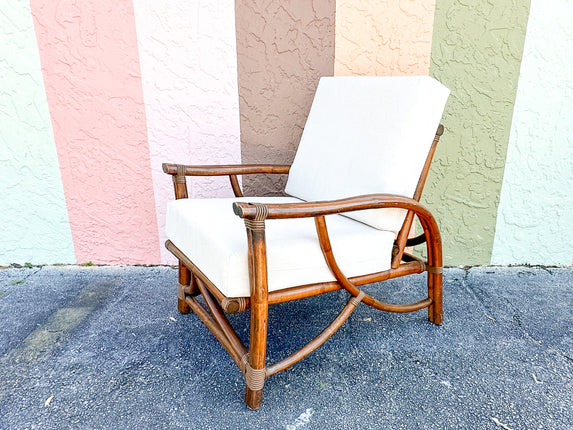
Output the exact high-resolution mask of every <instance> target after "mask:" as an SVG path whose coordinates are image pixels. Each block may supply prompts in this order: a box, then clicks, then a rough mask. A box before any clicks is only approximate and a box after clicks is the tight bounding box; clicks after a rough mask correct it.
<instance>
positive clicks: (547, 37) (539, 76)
mask: <svg viewBox="0 0 573 430" xmlns="http://www.w3.org/2000/svg"><path fill="white" fill-rule="evenodd" d="M572 17H573V2H571V1H568V0H548V1H541V0H532V2H531V12H530V19H529V26H528V28H527V37H526V39H525V48H524V54H523V61H522V63H521V73H520V79H519V85H518V90H517V99H516V102H515V110H514V114H513V121H512V123H511V135H510V139H509V148H508V153H507V162H506V165H505V173H504V178H503V187H502V190H501V200H500V205H499V212H498V216H497V226H496V232H495V241H494V246H493V255H492V263H494V264H515V263H516V262H519V263H528V264H556V265H569V264H572V259H573V228H572V226H571V224H572V221H573V121H572V118H573V73H572V72H573V57H572V56H571V55H569V53H570V52H571V48H573V26H572V25H571V22H572V21H571V18H572ZM548 29H551V31H548ZM565 47H568V48H565ZM565 52H567V54H565V55H564V53H565Z"/></svg>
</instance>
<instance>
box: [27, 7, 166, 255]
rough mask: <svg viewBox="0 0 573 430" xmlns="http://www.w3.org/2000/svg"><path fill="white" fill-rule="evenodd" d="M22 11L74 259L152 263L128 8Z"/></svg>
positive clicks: (150, 209) (151, 219)
mask: <svg viewBox="0 0 573 430" xmlns="http://www.w3.org/2000/svg"><path fill="white" fill-rule="evenodd" d="M31 6H32V13H33V15H34V18H35V27H36V35H37V39H38V46H39V49H40V58H41V61H42V70H43V73H44V82H45V85H46V93H47V96H48V102H49V104H50V113H51V118H52V124H53V130H54V136H55V140H56V145H57V149H58V157H59V161H60V167H61V172H62V180H63V184H64V190H65V193H66V202H67V207H68V215H69V219H70V224H71V230H72V235H73V237H74V245H75V251H76V258H77V260H78V262H80V263H82V262H86V261H93V262H94V263H115V264H118V263H125V264H133V263H159V262H160V254H159V240H158V234H157V221H156V216H155V205H154V199H153V184H152V180H151V171H150V168H149V165H150V159H149V150H148V146H147V131H146V124H145V109H144V105H143V93H142V88H141V78H140V70H139V58H138V55H137V39H136V34H135V19H134V14H133V7H132V4H131V2H117V1H113V0H90V1H84V2H76V3H73V4H70V5H67V4H66V3H64V2H59V3H57V4H55V5H54V3H53V2H52V1H48V0H32V1H31Z"/></svg>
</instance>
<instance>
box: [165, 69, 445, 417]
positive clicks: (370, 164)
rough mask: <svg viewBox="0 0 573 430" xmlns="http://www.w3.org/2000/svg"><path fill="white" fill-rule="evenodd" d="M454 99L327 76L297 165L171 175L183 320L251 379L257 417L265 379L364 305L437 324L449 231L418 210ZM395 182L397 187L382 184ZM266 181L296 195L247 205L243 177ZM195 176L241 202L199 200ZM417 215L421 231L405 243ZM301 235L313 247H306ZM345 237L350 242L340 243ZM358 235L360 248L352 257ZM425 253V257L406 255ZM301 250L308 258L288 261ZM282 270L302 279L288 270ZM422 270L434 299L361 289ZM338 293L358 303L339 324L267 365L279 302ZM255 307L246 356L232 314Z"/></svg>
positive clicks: (184, 170) (171, 168) (413, 87)
mask: <svg viewBox="0 0 573 430" xmlns="http://www.w3.org/2000/svg"><path fill="white" fill-rule="evenodd" d="M448 94H449V91H448V90H447V89H446V88H445V87H443V86H442V85H441V84H439V83H438V82H436V81H434V80H433V79H431V78H429V77H408V78H406V77H402V78H387V77H386V78H378V77H377V78H372V77H370V78H365V77H352V78H322V79H321V82H320V84H319V88H318V89H317V93H316V95H315V99H314V102H313V106H312V108H311V113H310V114H309V117H308V120H307V124H306V125H305V130H304V132H303V137H302V139H301V143H300V145H299V149H298V151H297V154H296V157H295V160H294V162H293V164H292V165H291V166H288V165H221V166H191V165H181V164H167V163H166V164H163V170H164V172H165V173H167V174H169V175H172V178H173V184H174V188H175V197H176V201H175V202H171V203H170V206H169V207H168V214H167V227H166V228H167V235H168V238H169V240H168V241H167V243H166V246H167V248H168V249H169V250H170V251H171V252H172V253H173V254H174V255H175V256H176V257H177V258H178V260H179V286H178V309H179V311H180V312H181V313H188V312H189V311H190V310H193V311H194V312H195V313H196V314H197V315H198V316H199V318H201V320H202V321H203V322H204V323H205V325H206V326H207V327H208V328H209V330H210V331H211V332H212V333H213V335H215V337H216V338H217V339H218V340H219V341H220V343H221V344H222V346H223V347H224V348H225V349H226V350H227V352H228V353H229V355H230V356H231V358H232V359H233V360H234V361H235V363H236V364H237V366H238V367H239V368H240V370H241V371H242V372H243V374H244V377H245V381H246V394H245V402H246V404H247V406H248V407H250V408H253V409H256V408H258V407H259V406H260V404H261V400H262V390H263V385H264V382H265V380H266V379H267V378H269V377H270V376H272V375H274V374H275V373H277V372H280V371H282V370H285V369H287V368H289V367H290V366H292V365H293V364H295V363H297V362H298V361H300V360H301V359H303V358H304V357H305V356H307V355H308V354H310V353H311V352H312V351H314V350H316V349H317V348H318V347H319V346H320V345H322V344H323V343H324V342H325V341H326V340H327V339H328V338H329V337H330V336H332V334H333V333H334V332H335V331H336V330H337V329H338V328H339V327H340V326H341V325H342V324H343V323H344V321H346V319H348V317H349V316H350V315H351V314H352V312H353V311H354V309H356V307H357V306H358V305H359V304H360V303H365V304H367V305H369V306H371V307H373V308H375V309H379V310H383V311H389V312H413V311H417V310H420V309H424V308H427V310H428V317H429V320H430V321H431V322H433V323H434V324H441V322H442V249H441V239H440V233H439V230H438V226H437V224H436V221H435V219H434V217H433V216H432V214H431V213H430V212H429V210H428V209H426V208H425V207H424V206H422V205H421V204H420V203H419V200H420V197H421V194H422V189H423V187H424V183H425V181H426V178H427V176H428V172H429V169H430V164H431V161H432V158H433V155H434V152H435V150H436V145H437V144H438V141H439V138H440V136H441V135H442V133H443V130H444V128H443V126H441V125H439V127H438V124H439V120H440V118H441V114H442V110H443V108H444V105H445V102H446V100H447V97H448ZM357 111H358V112H357ZM420 116H424V118H422V119H423V120H422V121H420V119H421V118H420ZM402 117H407V118H406V120H404V121H402V120H401V118H402ZM436 128H437V131H436ZM385 146H386V147H389V148H390V149H387V148H385ZM396 147H398V149H397V150H398V153H395V151H396V149H395V148H396ZM388 151H389V152H388ZM396 157H397V158H396ZM356 163H360V164H359V166H360V169H358V170H357V169H356ZM309 166H310V167H311V168H310V169H309ZM348 166H350V167H348ZM309 171H310V172H309ZM389 172H395V173H394V176H398V177H393V178H391V179H390V181H389V182H388V180H387V179H383V180H382V182H381V183H377V180H378V179H376V178H378V177H384V175H388V174H389ZM396 172H397V173H396ZM260 173H266V174H284V175H289V178H288V183H287V187H286V193H287V194H289V195H290V196H294V197H284V198H274V199H273V198H257V197H251V198H245V197H243V194H242V191H241V187H240V183H239V179H238V177H239V176H241V175H251V174H260ZM187 176H228V177H229V179H230V184H231V187H232V189H233V191H234V194H235V196H236V198H235V199H232V198H230V199H213V200H212V201H210V199H189V198H188V191H187V185H186V177H187ZM356 176H365V179H363V180H358V181H356V180H355V178H356ZM384 181H385V182H384ZM373 182H374V183H373ZM412 189H413V192H412ZM373 191H376V192H373ZM313 193H323V194H325V197H324V199H317V198H316V197H315V195H314V194H313ZM388 214H390V215H388ZM416 218H417V219H418V220H419V223H420V225H421V227H422V230H423V231H422V232H421V234H420V235H419V236H417V237H414V238H409V235H410V232H411V230H412V225H413V223H414V220H415V219H416ZM237 221H242V224H243V225H244V227H242V228H241V226H240V225H239V226H237V224H236V222H237ZM309 223H311V224H309ZM284 226H287V227H284ZM331 227H332V230H331ZM285 229H286V231H283V230H285ZM299 231H303V232H304V234H302V233H301V235H302V236H304V237H301V238H300V241H298V242H297V240H299V238H297V234H298V233H297V232H299ZM338 236H340V237H343V238H344V241H345V242H335V240H336V237H338ZM354 238H357V239H356V241H357V242H358V245H357V246H356V247H355V248H352V245H349V244H351V243H352V241H353V239H354ZM373 239H376V241H382V242H383V243H384V244H385V245H384V247H383V248H377V246H378V245H377V244H372V243H371V242H372V241H373ZM378 239H379V240H378ZM227 244H228V245H227ZM420 244H425V246H426V255H427V257H426V258H425V259H421V258H418V257H416V256H414V255H412V254H411V253H408V252H406V249H407V248H408V247H411V246H415V245H420ZM227 247H229V248H230V249H226V248H227ZM299 249H300V253H302V254H303V256H302V257H300V259H299V260H296V259H294V260H292V261H291V257H290V254H293V253H294V254H297V253H299V251H298V250H299ZM348 249H350V251H348V252H347V250H348ZM370 249H372V250H375V252H374V254H377V253H378V250H379V249H382V251H380V254H381V256H380V257H377V256H376V255H374V257H372V258H371V256H370V254H371V253H368V255H366V251H369V250H370ZM287 251H290V254H289V255H286V256H285V254H281V252H287ZM363 251H364V252H363ZM317 253H318V254H320V257H321V261H320V262H319V263H316V264H321V265H322V266H324V267H322V266H320V267H319V266H316V267H314V268H313V267H310V268H309V267H302V266H304V265H306V264H309V261H313V258H315V257H316V255H315V254H317ZM361 253H364V254H365V255H364V256H361V255H360V254H361ZM339 256H341V257H340V258H339ZM287 260H288V261H287ZM285 261H287V263H288V264H287V266H288V267H289V268H291V270H292V271H293V272H292V273H293V276H292V277H289V276H288V270H285V268H284V267H282V266H281V264H286V263H285ZM297 264H298V265H299V266H301V267H300V268H299V267H298V266H297ZM360 270H365V272H363V273H362V272H360ZM226 271H228V272H229V273H226ZM285 272H286V273H287V275H286V276H285ZM422 272H427V297H423V298H421V299H420V300H419V301H417V302H415V303H411V304H406V305H403V304H389V303H383V302H381V301H379V300H377V299H376V298H374V297H372V296H371V295H369V294H366V293H365V292H364V291H363V290H362V289H361V288H360V287H361V286H362V285H365V284H370V283H374V282H380V281H384V280H387V279H391V278H396V277H400V276H406V275H410V274H416V273H422ZM242 278H244V279H242ZM293 278H294V279H293ZM306 279H308V282H307V281H306ZM241 285H242V286H241ZM340 289H345V290H346V291H347V292H348V293H349V296H350V298H349V300H348V303H347V304H346V306H345V307H344V308H343V309H342V311H341V312H340V313H339V314H338V316H337V317H336V318H335V319H334V321H332V322H331V323H330V324H329V325H328V326H327V327H326V328H325V329H324V330H323V331H322V332H321V333H320V334H319V335H318V336H317V337H316V338H314V339H313V340H311V341H310V342H309V343H308V344H307V345H305V346H303V347H302V348H300V349H299V350H298V351H296V352H294V353H293V354H291V355H289V356H287V357H286V358H284V359H282V360H280V361H279V362H276V363H272V364H268V363H267V362H266V348H267V316H268V307H269V305H272V304H276V303H281V302H286V301H291V300H298V299H301V298H305V297H311V296H315V295H319V294H323V293H327V292H331V291H335V290H340ZM199 296H202V297H203V299H204V304H205V305H206V307H205V306H204V305H202V304H201V302H200V301H199V300H198V297H199ZM245 310H250V319H251V323H250V337H249V342H248V345H245V344H243V342H242V341H241V339H240V338H239V336H238V335H237V334H236V332H235V330H234V329H233V327H232V326H231V324H230V323H229V321H228V319H227V318H226V316H225V313H234V312H242V311H245Z"/></svg>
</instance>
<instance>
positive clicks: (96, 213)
mask: <svg viewBox="0 0 573 430" xmlns="http://www.w3.org/2000/svg"><path fill="white" fill-rule="evenodd" d="M572 21H573V7H572V6H571V2H569V1H567V0H549V1H547V2H543V3H542V2H541V0H534V1H533V3H532V4H531V8H530V2H529V0H500V1H496V2H475V1H473V2H467V1H461V0H420V1H412V0H408V1H399V2H392V1H386V0H382V1H374V0H353V1H351V0H327V1H319V0H289V1H285V2H279V1H277V0H269V1H266V2H255V1H254V0H250V1H249V0H236V1H235V2H231V0H214V1H212V2H203V1H200V0H188V1H184V0H172V1H169V2H153V1H150V0H134V1H129V0H128V1H123V2H119V3H118V2H115V3H114V2H112V1H111V0H102V1H96V0H86V1H82V2H56V3H54V2H49V1H47V0H32V1H31V2H28V1H26V0H5V1H3V2H0V57H1V58H2V60H1V61H0V190H1V192H2V203H3V210H2V211H0V224H1V225H2V228H0V265H7V264H10V263H19V264H24V263H25V262H30V263H32V264H50V263H75V262H78V263H83V262H87V261H92V262H94V263H102V264H130V263H145V264H154V263H159V262H162V263H173V262H174V260H173V258H170V257H169V254H168V253H167V252H165V251H163V250H162V248H163V240H164V239H165V236H164V234H163V227H164V213H165V203H166V202H167V200H169V199H171V198H173V197H172V190H171V182H170V178H169V177H167V176H165V175H163V173H161V172H160V164H161V162H163V161H172V162H184V163H207V164H217V163H238V162H240V161H243V162H245V163H257V162H264V163H290V161H291V160H292V159H293V156H294V153H295V150H296V147H297V145H298V141H299V138H300V135H301V132H302V128H303V126H304V123H305V121H306V116H307V113H308V111H309V108H310V104H311V101H312V97H313V93H314V91H315V87H316V83H317V82H318V78H319V77H320V76H322V75H332V74H338V75H365V74H366V75H407V74H410V75H411V74H428V73H430V74H431V75H433V76H435V77H436V78H437V79H438V80H440V81H441V82H443V83H444V84H445V85H447V86H448V87H449V88H450V89H451V90H452V95H451V97H450V100H449V102H448V105H447V107H446V112H445V114H444V117H443V123H444V124H445V126H446V133H445V134H444V136H443V138H442V141H441V143H440V145H439V147H438V152H437V154H436V158H435V161H434V164H433V166H432V170H431V172H430V177H429V181H428V183H427V186H426V190H425V194H424V196H423V197H422V200H423V203H424V204H425V205H427V206H429V208H430V209H431V210H432V211H433V212H434V213H435V214H436V216H437V218H438V223H439V224H440V226H441V230H442V238H443V243H444V254H445V262H446V264H448V265H472V264H491V263H494V264H524V263H528V264H557V265H570V264H571V263H572V260H573V245H572V244H573V224H572V223H571V222H570V219H571V218H572V216H573V214H572V212H571V211H572V210H573V191H572V190H573V177H572V175H573V173H572V172H573V166H572V165H571V163H572V161H571V160H573V142H572V141H571V136H572V135H573V130H571V126H570V124H571V121H570V120H569V118H570V117H571V113H572V112H573V106H571V100H573V95H572V94H570V93H571V88H573V82H571V77H570V75H571V70H572V69H573V67H572V64H571V58H570V57H571V56H570V55H567V53H568V52H569V51H570V48H571V47H572V46H573V35H572V31H571V30H570V28H571V26H570V22H572ZM524 44H525V49H524V48H523V47H524ZM284 179H285V178H280V179H279V178H278V177H275V178H274V179H271V178H262V179H257V180H246V181H245V185H246V188H247V192H253V191H254V190H255V189H257V190H259V191H260V193H261V194H267V193H271V192H273V191H276V190H280V189H282V186H283V184H284ZM190 193H191V195H192V196H194V197H203V196H208V195H216V196H227V195H230V194H231V192H230V188H229V187H228V185H227V183H226V179H223V178H221V179H217V180H206V179H200V180H193V181H191V182H190Z"/></svg>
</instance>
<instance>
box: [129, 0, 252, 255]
mask: <svg viewBox="0 0 573 430" xmlns="http://www.w3.org/2000/svg"><path fill="white" fill-rule="evenodd" d="M134 9H135V20H136V24H137V36H138V43H139V52H140V57H141V71H142V77H143V93H144V96H145V107H146V112H147V128H148V131H149V148H150V153H151V168H152V173H153V186H154V189H155V203H156V213H157V219H158V224H159V235H160V238H161V239H160V242H161V253H162V261H163V262H164V263H173V262H175V259H174V258H173V256H171V254H170V253H169V252H168V251H167V250H166V249H165V247H164V246H163V243H164V241H165V239H166V237H165V233H164V230H165V210H166V206H167V201H168V200H172V199H173V185H172V182H171V178H170V177H169V176H167V175H165V174H164V173H163V172H162V170H161V163H162V162H171V163H173V162H175V163H186V164H218V163H223V164H225V163H227V164H232V163H240V161H241V143H240V131H239V95H238V89H237V50H236V42H235V39H236V36H235V7H234V1H233V0H218V1H210V2H207V1H200V0H170V1H157V0H134ZM187 182H188V189H189V194H190V196H191V197H209V196H212V197H224V196H226V197H230V196H231V195H232V192H231V188H230V185H229V180H228V178H212V179H208V180H206V178H193V179H189V180H188V181H187Z"/></svg>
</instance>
